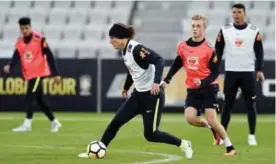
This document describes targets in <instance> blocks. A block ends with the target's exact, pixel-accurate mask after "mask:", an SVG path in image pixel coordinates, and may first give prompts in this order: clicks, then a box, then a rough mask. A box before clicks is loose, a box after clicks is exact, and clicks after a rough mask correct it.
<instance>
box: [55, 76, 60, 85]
mask: <svg viewBox="0 0 276 164" xmlns="http://www.w3.org/2000/svg"><path fill="white" fill-rule="evenodd" d="M60 82H61V77H60V76H59V75H58V76H55V77H54V83H55V84H56V85H59V84H60Z"/></svg>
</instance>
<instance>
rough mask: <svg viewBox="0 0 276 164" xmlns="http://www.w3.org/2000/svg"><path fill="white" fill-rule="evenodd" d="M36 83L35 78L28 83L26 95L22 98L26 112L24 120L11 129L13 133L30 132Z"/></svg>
mask: <svg viewBox="0 0 276 164" xmlns="http://www.w3.org/2000/svg"><path fill="white" fill-rule="evenodd" d="M37 83H38V80H37V78H36V79H31V80H29V81H28V88H27V93H26V95H25V98H24V110H25V111H26V112H27V113H26V118H25V120H24V123H23V124H22V125H20V126H19V127H17V128H14V129H13V131H14V132H26V131H31V130H32V128H31V127H32V119H33V114H34V109H33V108H32V105H33V102H34V99H35V93H34V90H35V89H36V88H35V87H36V84H37Z"/></svg>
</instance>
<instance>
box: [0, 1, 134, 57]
mask: <svg viewBox="0 0 276 164" xmlns="http://www.w3.org/2000/svg"><path fill="white" fill-rule="evenodd" d="M133 4H134V3H133V2H132V1H125V2H123V1H118V2H116V1H0V24H1V27H0V57H10V56H11V54H12V52H13V49H14V43H15V41H16V39H17V38H18V36H19V35H20V34H19V28H18V24H17V21H18V19H19V18H20V17H22V16H30V17H31V19H32V26H33V29H34V30H37V31H39V32H42V33H43V34H44V35H45V36H46V38H47V40H48V42H49V45H50V46H51V48H52V49H53V51H54V52H55V55H56V56H57V57H59V58H95V57H96V55H99V54H100V56H101V57H103V58H114V57H117V55H115V54H116V51H114V50H113V49H112V47H111V46H110V45H109V44H108V40H107V37H106V36H107V35H106V34H107V32H108V30H109V28H110V26H111V24H112V23H114V22H118V21H120V22H122V23H125V24H128V20H129V15H130V13H131V10H132V6H133Z"/></svg>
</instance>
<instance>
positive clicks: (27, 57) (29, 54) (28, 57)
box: [24, 51, 33, 62]
mask: <svg viewBox="0 0 276 164" xmlns="http://www.w3.org/2000/svg"><path fill="white" fill-rule="evenodd" d="M32 58H33V54H32V52H31V51H26V52H25V53H24V59H25V60H26V61H28V62H30V61H31V60H32Z"/></svg>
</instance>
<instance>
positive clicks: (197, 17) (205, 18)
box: [192, 14, 208, 29]
mask: <svg viewBox="0 0 276 164" xmlns="http://www.w3.org/2000/svg"><path fill="white" fill-rule="evenodd" d="M192 20H202V21H203V26H204V28H205V29H206V28H207V26H208V18H207V17H205V16H203V15H200V14H196V15H194V16H193V17H192Z"/></svg>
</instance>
